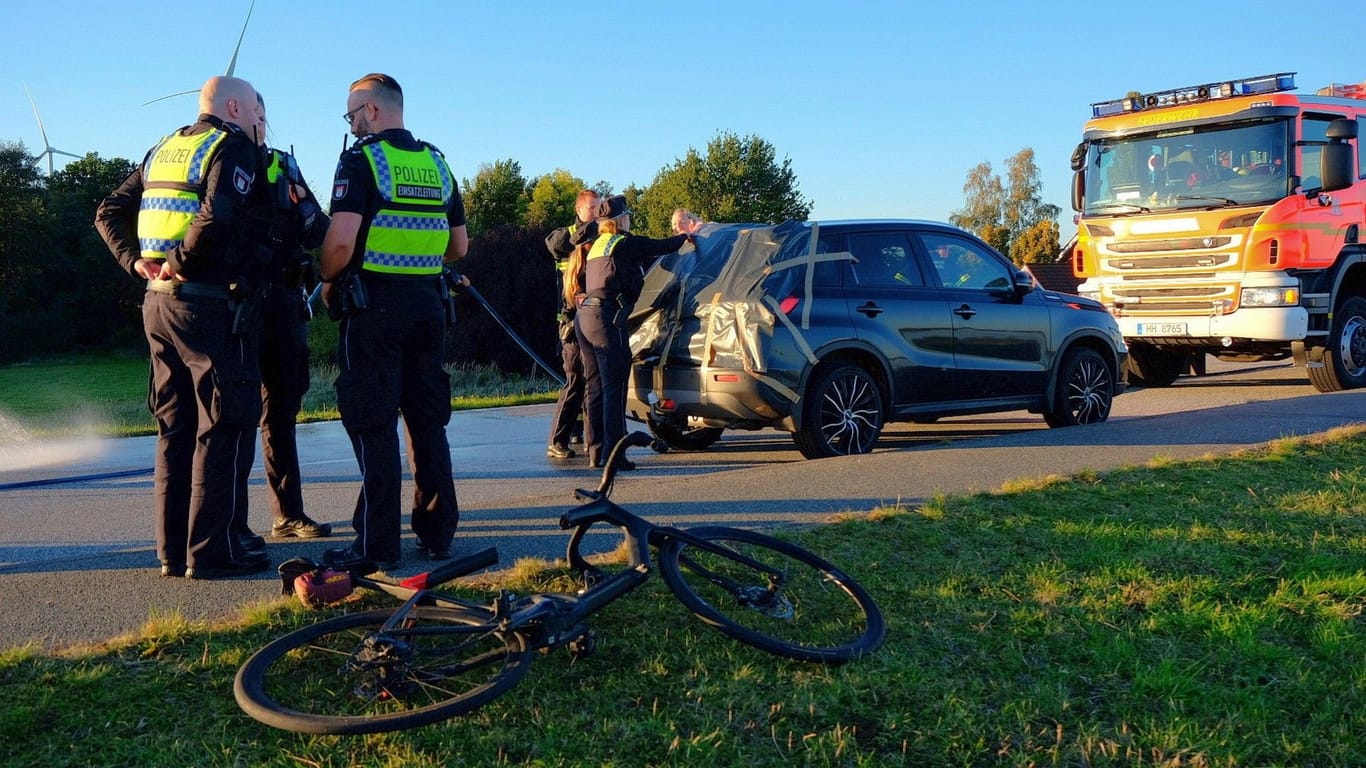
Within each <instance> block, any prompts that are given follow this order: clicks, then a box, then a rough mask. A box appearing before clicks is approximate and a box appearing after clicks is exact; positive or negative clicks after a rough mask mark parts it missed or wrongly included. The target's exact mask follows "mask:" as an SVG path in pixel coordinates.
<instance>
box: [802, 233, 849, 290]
mask: <svg viewBox="0 0 1366 768" xmlns="http://www.w3.org/2000/svg"><path fill="white" fill-rule="evenodd" d="M846 250H848V249H847V248H846V247H845V245H844V235H832V234H827V233H825V232H822V233H821V235H820V238H819V239H817V240H816V253H843V252H844V251H846ZM848 263H849V262H848V261H847V260H837V261H818V262H816V272H815V274H813V275H812V276H811V283H812V285H818V286H823V287H826V288H838V287H839V286H840V284H841V283H842V281H841V279H840V275H841V274H843V273H844V271H845V270H847V269H848V266H846V265H848Z"/></svg>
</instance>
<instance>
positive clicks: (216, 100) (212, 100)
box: [199, 75, 261, 131]
mask: <svg viewBox="0 0 1366 768" xmlns="http://www.w3.org/2000/svg"><path fill="white" fill-rule="evenodd" d="M199 113H200V114H208V115H213V116H214V117H216V118H218V119H219V120H222V121H223V122H225V123H232V124H233V125H235V126H237V127H238V128H241V129H242V130H245V131H250V130H251V128H252V127H254V126H256V124H257V120H258V118H259V117H260V114H261V102H260V100H259V98H258V97H257V95H256V89H255V88H253V87H251V83H248V82H247V81H246V80H243V79H242V78H240V77H224V76H222V75H218V76H215V77H211V78H209V79H208V80H207V81H206V82H205V83H204V87H203V88H200V89H199Z"/></svg>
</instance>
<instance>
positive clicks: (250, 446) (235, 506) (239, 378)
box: [142, 291, 261, 568]
mask: <svg viewBox="0 0 1366 768" xmlns="http://www.w3.org/2000/svg"><path fill="white" fill-rule="evenodd" d="M142 321H143V330H144V332H145V333H146V336H147V344H148V346H149V347H150V350H151V375H150V383H149V387H148V396H147V406H148V408H149V409H150V410H151V412H152V415H153V417H154V418H155V419H156V423H157V443H156V458H155V464H154V469H153V484H154V487H153V506H154V510H155V514H156V545H157V556H158V557H160V558H161V562H162V563H163V564H172V565H182V564H183V565H187V566H189V567H191V568H194V567H200V568H205V567H215V566H219V565H223V564H225V563H227V562H229V561H231V560H236V559H240V558H242V557H243V556H244V555H245V554H246V553H245V552H243V551H242V550H241V548H240V545H239V544H238V543H237V540H236V538H235V537H233V536H231V535H229V526H230V523H231V521H232V520H233V519H234V518H235V517H237V516H239V515H240V516H241V517H242V518H243V519H245V517H246V513H247V512H246V510H247V477H248V475H249V474H250V473H251V465H252V461H253V460H254V459H255V442H256V434H255V432H256V423H257V422H258V421H259V420H260V418H261V375H260V370H259V366H258V349H257V343H258V332H257V329H256V328H252V329H250V330H249V331H247V332H245V333H241V334H234V333H232V323H233V306H232V305H231V304H230V303H229V302H228V300H226V299H221V298H209V297H202V296H184V295H182V296H171V295H168V294H163V293H156V292H152V291H149V292H148V293H147V295H146V299H145V300H144V302H143V305H142Z"/></svg>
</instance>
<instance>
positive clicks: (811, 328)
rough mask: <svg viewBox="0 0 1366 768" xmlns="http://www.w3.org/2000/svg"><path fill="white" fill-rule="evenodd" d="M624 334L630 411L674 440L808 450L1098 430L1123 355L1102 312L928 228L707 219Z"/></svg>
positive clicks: (662, 268)
mask: <svg viewBox="0 0 1366 768" xmlns="http://www.w3.org/2000/svg"><path fill="white" fill-rule="evenodd" d="M632 328H633V333H632V336H631V349H632V352H633V355H634V361H633V364H632V372H631V382H630V385H629V386H628V388H627V401H628V402H627V408H628V410H629V411H630V412H631V414H632V415H633V416H634V417H636V418H639V419H642V420H644V421H646V422H648V423H649V425H650V427H651V429H652V430H653V431H654V432H655V434H656V435H658V436H659V437H660V438H662V439H663V440H664V441H665V442H666V443H668V444H670V445H672V446H674V447H677V448H683V449H693V450H697V449H702V448H706V447H707V446H709V445H711V443H713V442H715V441H716V439H717V438H718V437H720V435H721V433H722V431H723V430H725V429H762V428H766V427H774V428H777V429H782V430H786V431H788V432H791V433H792V435H793V437H794V439H795V440H796V443H797V446H798V448H799V449H800V450H801V452H802V455H804V456H806V457H807V458H821V457H826V456H836V455H842V454H852V453H867V452H868V451H870V450H872V448H873V445H874V443H875V442H876V441H877V438H878V435H879V434H880V433H881V432H882V427H883V424H884V423H886V422H889V421H933V420H935V419H937V418H939V417H942V416H953V415H959V414H969V413H988V412H1000V411H1012V410H1018V409H1028V410H1030V411H1033V412H1035V413H1041V414H1043V417H1044V420H1045V421H1046V422H1047V423H1048V425H1049V426H1052V427H1065V426H1071V425H1074V424H1089V423H1094V422H1100V421H1104V420H1105V419H1106V418H1107V417H1108V416H1109V414H1110V404H1111V401H1112V399H1113V397H1114V396H1115V395H1116V394H1118V393H1119V392H1121V391H1122V389H1123V384H1122V383H1121V380H1120V378H1119V376H1118V375H1117V372H1119V371H1122V370H1123V369H1124V363H1125V359H1126V356H1127V351H1126V349H1125V346H1124V340H1123V338H1122V337H1121V335H1120V332H1119V328H1118V326H1117V325H1116V323H1115V320H1114V318H1112V317H1111V316H1110V315H1109V314H1108V313H1107V312H1106V311H1105V310H1104V308H1102V307H1101V305H1100V304H1098V303H1096V302H1094V301H1090V300H1088V299H1084V298H1081V297H1079V296H1073V295H1069V294H1063V293H1056V292H1053V291H1048V290H1044V289H1043V288H1042V287H1040V286H1039V284H1038V283H1037V282H1036V281H1035V280H1034V278H1033V277H1032V276H1031V275H1030V274H1029V272H1027V271H1023V270H1020V269H1017V268H1016V267H1015V266H1014V265H1013V264H1011V262H1010V261H1009V260H1008V259H1006V258H1005V257H1003V256H1002V255H1001V254H999V253H997V252H996V251H995V250H994V249H992V248H991V247H990V246H989V245H987V244H986V243H984V242H982V241H981V240H979V239H977V238H976V237H973V236H972V235H970V234H968V233H966V232H964V231H962V230H959V229H957V228H954V227H951V226H948V225H946V224H939V223H936V222H929V221H899V220H887V221H832V222H796V221H789V222H785V223H783V224H779V225H777V226H758V225H743V224H725V225H716V224H711V225H708V226H707V228H706V229H704V231H703V232H702V233H701V236H699V237H698V239H697V248H696V250H687V251H685V252H682V253H679V254H673V255H670V256H666V257H665V258H664V259H662V260H661V261H660V263H659V264H657V265H656V266H655V267H654V268H653V269H652V270H651V271H650V273H649V274H648V275H647V277H646V287H645V291H644V292H643V293H642V294H641V298H640V301H639V302H637V304H636V306H635V309H634V311H633V313H632Z"/></svg>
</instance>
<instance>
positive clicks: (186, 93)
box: [142, 88, 199, 107]
mask: <svg viewBox="0 0 1366 768" xmlns="http://www.w3.org/2000/svg"><path fill="white" fill-rule="evenodd" d="M191 93H199V89H198V88H196V89H194V90H193V91H181V92H180V93H173V94H171V95H170V96H162V97H160V98H157V99H152V100H151V101H144V102H142V106H144V107H145V106H147V105H148V104H155V103H157V102H158V101H165V100H167V99H174V98H175V97H177V96H188V95H190V94H191Z"/></svg>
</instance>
